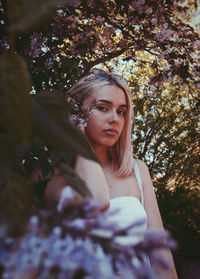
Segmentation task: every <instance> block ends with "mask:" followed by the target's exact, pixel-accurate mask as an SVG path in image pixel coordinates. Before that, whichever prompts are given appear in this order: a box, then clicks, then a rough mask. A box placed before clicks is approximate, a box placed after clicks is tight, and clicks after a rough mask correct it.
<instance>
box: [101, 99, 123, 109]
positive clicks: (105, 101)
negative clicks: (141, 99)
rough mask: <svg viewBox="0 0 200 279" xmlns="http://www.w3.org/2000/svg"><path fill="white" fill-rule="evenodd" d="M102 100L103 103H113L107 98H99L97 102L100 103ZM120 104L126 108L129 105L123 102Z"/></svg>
mask: <svg viewBox="0 0 200 279" xmlns="http://www.w3.org/2000/svg"><path fill="white" fill-rule="evenodd" d="M100 102H102V103H107V104H109V105H112V104H113V103H112V102H111V101H109V100H105V99H100V100H97V101H96V103H100ZM119 106H120V107H125V108H127V105H125V104H122V105H119Z"/></svg>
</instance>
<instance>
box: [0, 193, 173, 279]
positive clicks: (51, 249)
mask: <svg viewBox="0 0 200 279" xmlns="http://www.w3.org/2000/svg"><path fill="white" fill-rule="evenodd" d="M106 214H119V212H111V213H110V212H109V213H104V214H102V213H101V212H100V206H99V205H98V204H97V203H96V202H94V201H93V200H91V199H85V200H83V201H82V202H77V201H76V200H74V198H73V196H72V195H69V199H68V201H67V202H66V204H65V210H64V213H63V214H58V213H56V212H54V213H53V214H52V213H51V212H50V211H48V212H47V211H45V210H44V209H43V210H41V211H40V212H39V214H38V215H39V217H38V216H32V217H31V218H30V221H29V225H28V229H27V232H26V233H25V234H24V235H23V236H22V237H21V238H19V239H15V238H12V237H8V236H7V233H6V229H5V227H3V226H1V230H0V246H1V253H0V265H1V267H2V269H1V270H3V272H2V278H3V279H17V278H23V277H24V278H28V279H29V278H30V279H31V278H32V279H36V278H37V279H43V278H49V277H50V276H53V278H59V279H62V278H63V279H64V278H65V279H66V278H67V279H68V278H70V279H71V278H78V276H82V277H80V278H83V277H84V278H88V279H89V278H95V279H96V278H97V279H98V278H99V279H100V278H108V279H109V278H119V276H120V278H130V279H131V278H133V279H134V278H135V279H136V278H138V279H140V278H147V279H148V278H149V279H150V278H151V279H156V278H160V277H159V275H158V274H157V273H156V272H155V270H153V268H152V267H151V265H150V264H149V263H148V260H147V259H148V257H149V256H151V259H152V260H154V261H156V263H157V264H158V265H160V266H162V267H165V268H167V266H168V264H167V263H166V262H165V260H164V259H163V258H162V257H161V255H160V254H159V252H158V250H159V248H166V247H168V248H172V247H173V246H174V242H173V241H172V240H171V239H170V238H169V235H168V234H167V233H166V232H155V231H147V232H146V233H144V234H143V233H134V234H132V235H131V236H130V235H128V233H129V229H130V227H128V228H126V229H123V230H120V229H117V227H115V226H114V225H113V224H111V223H110V224H109V223H108V222H104V220H105V218H106ZM72 216H74V217H73V218H72ZM50 220H51V221H50ZM50 223H52V224H51V225H50ZM134 226H137V224H135V225H134ZM47 228H48V229H47ZM119 236H120V238H121V239H123V238H124V239H126V241H122V242H119V241H116V239H117V238H118V239H119Z"/></svg>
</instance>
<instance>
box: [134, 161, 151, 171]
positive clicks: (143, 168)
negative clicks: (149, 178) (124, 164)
mask: <svg viewBox="0 0 200 279" xmlns="http://www.w3.org/2000/svg"><path fill="white" fill-rule="evenodd" d="M134 160H135V161H136V163H137V164H138V167H139V169H140V171H141V172H146V171H148V167H147V165H146V163H145V162H144V161H143V160H141V159H138V158H134Z"/></svg>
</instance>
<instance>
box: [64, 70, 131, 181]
mask: <svg viewBox="0 0 200 279" xmlns="http://www.w3.org/2000/svg"><path fill="white" fill-rule="evenodd" d="M100 73H101V72H100ZM103 73H104V74H102V75H101V74H99V75H98V74H95V73H91V74H89V75H87V76H85V77H83V78H82V79H81V80H79V81H78V82H77V83H76V84H75V85H74V86H73V87H72V88H71V89H70V90H69V91H68V95H69V97H71V98H73V99H74V100H78V103H79V105H80V106H81V105H82V104H83V102H84V101H85V100H86V99H87V98H88V97H89V96H90V94H92V92H94V90H97V89H100V88H101V87H103V86H105V85H114V86H117V87H119V88H120V89H122V90H123V91H124V93H125V96H126V102H127V113H126V116H125V117H126V118H125V124H124V127H123V130H122V133H121V135H120V137H119V140H118V141H117V142H116V143H115V144H114V145H113V146H112V147H109V148H108V157H109V158H110V160H111V163H112V167H113V170H115V173H116V175H117V176H129V175H130V174H131V173H132V172H133V156H135V155H133V149H132V144H131V132H132V123H131V120H132V119H133V106H132V102H131V98H130V94H129V89H128V86H127V84H124V83H123V82H122V80H120V79H119V76H118V75H115V74H111V73H106V72H103ZM135 157H136V156H135Z"/></svg>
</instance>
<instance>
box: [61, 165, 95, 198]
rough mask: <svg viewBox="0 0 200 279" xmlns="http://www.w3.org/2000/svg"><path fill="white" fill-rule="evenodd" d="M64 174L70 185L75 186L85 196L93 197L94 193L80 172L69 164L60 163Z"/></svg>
mask: <svg viewBox="0 0 200 279" xmlns="http://www.w3.org/2000/svg"><path fill="white" fill-rule="evenodd" d="M59 168H60V170H61V173H62V175H63V176H64V177H65V179H66V180H67V182H68V183H69V185H70V186H71V187H72V188H74V190H76V191H77V192H78V193H79V194H81V196H83V197H90V198H91V197H92V194H91V192H90V190H89V189H88V187H87V186H86V184H85V182H84V181H83V180H82V179H81V178H80V177H79V176H78V174H77V173H76V172H75V171H74V170H73V169H72V168H71V167H70V166H69V165H67V164H59Z"/></svg>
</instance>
